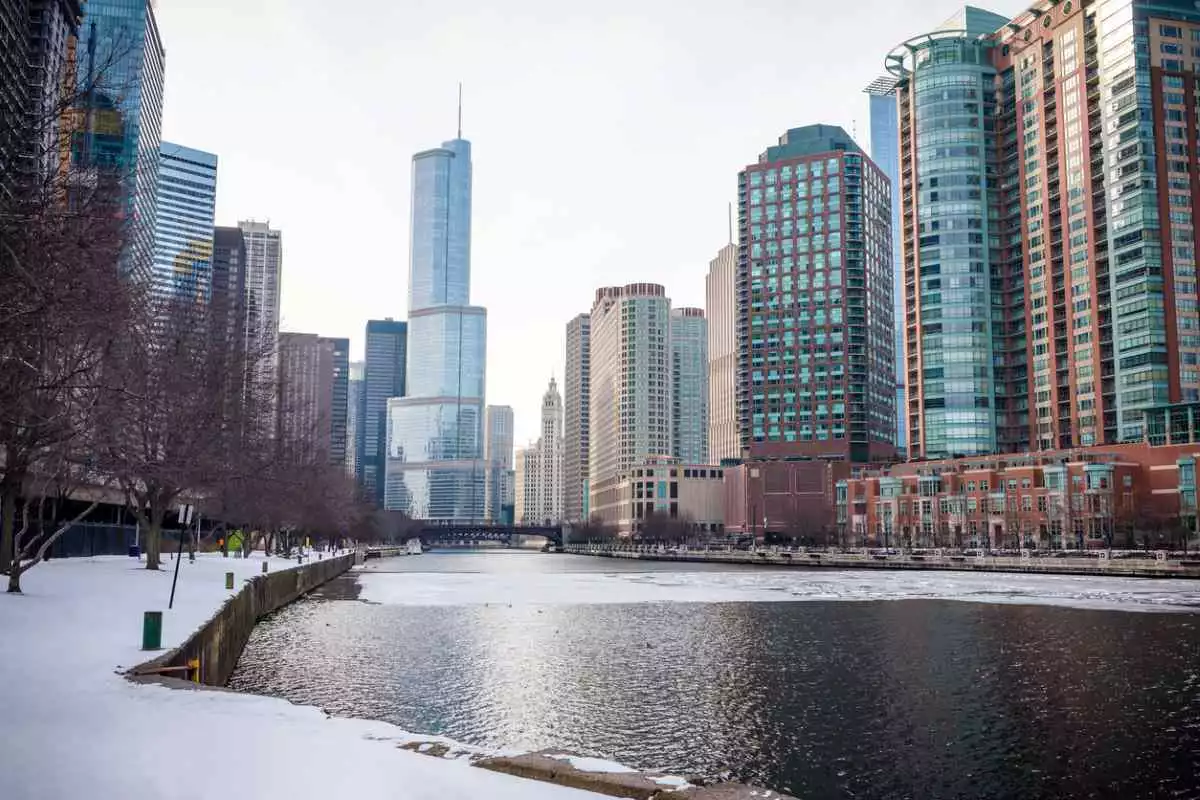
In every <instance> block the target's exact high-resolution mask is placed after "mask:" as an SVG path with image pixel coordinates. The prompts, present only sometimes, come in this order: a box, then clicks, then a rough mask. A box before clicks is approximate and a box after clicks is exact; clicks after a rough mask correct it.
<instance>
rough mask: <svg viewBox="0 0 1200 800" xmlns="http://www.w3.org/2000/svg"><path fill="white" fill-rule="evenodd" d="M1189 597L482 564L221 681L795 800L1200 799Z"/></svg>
mask: <svg viewBox="0 0 1200 800" xmlns="http://www.w3.org/2000/svg"><path fill="white" fill-rule="evenodd" d="M1197 612H1200V585H1197V584H1195V583H1188V582H1185V581H1147V580H1142V581H1139V580H1136V579H1118V578H1072V577H1065V578H1064V577H1051V576H1025V575H1012V576H1005V575H995V574H991V575H976V574H970V573H908V572H905V573H899V572H897V573H878V572H870V573H863V572H859V573H856V572H838V573H824V572H814V571H804V570H773V569H765V568H755V567H734V566H722V565H703V564H697V565H687V564H670V563H638V562H630V561H612V560H607V559H596V558H589V557H585V556H565V555H551V554H541V553H531V552H512V551H485V552H454V553H444V554H443V553H432V554H426V555H422V556H418V557H407V558H403V557H402V558H393V559H386V560H384V561H381V562H375V563H373V564H372V565H371V567H370V568H369V569H368V570H366V571H364V572H360V573H358V574H357V575H356V576H353V577H351V576H347V577H345V578H341V579H338V580H337V581H335V582H333V583H331V584H329V585H328V586H327V587H326V588H324V589H322V590H321V591H320V592H318V593H316V594H313V595H311V596H309V597H308V598H305V599H303V600H301V601H299V602H297V603H295V604H293V605H291V606H289V607H287V608H285V609H283V610H282V611H281V612H279V613H277V614H275V615H274V616H272V617H271V618H269V619H267V620H264V621H263V622H262V623H261V624H260V625H259V626H258V627H257V628H256V629H255V632H254V634H253V636H252V637H251V641H250V643H249V645H248V646H247V648H246V651H245V653H244V654H243V656H242V659H241V662H240V663H239V665H238V668H237V671H236V673H235V674H234V676H233V678H232V680H231V682H230V685H231V686H232V687H233V688H235V689H239V690H244V691H252V692H258V693H262V694H269V695H276V696H280V697H284V698H287V699H289V700H292V701H294V702H297V703H303V704H309V705H316V706H320V707H321V708H324V709H326V710H328V711H329V712H331V713H334V714H339V715H345V716H355V717H364V718H370V719H380V720H385V721H388V722H391V723H394V724H396V725H398V726H400V727H402V728H404V729H406V730H410V731H415V732H420V733H428V734H438V735H443V736H448V737H451V738H453V739H456V740H459V741H462V742H465V743H469V744H473V745H479V746H483V747H488V748H518V749H524V750H533V749H542V748H562V749H564V750H568V751H572V752H576V753H580V754H584V755H594V756H601V757H604V758H609V759H613V760H616V761H620V762H622V763H626V764H629V765H631V766H636V767H639V768H643V769H664V770H669V771H672V772H674V773H675V774H682V775H687V776H700V777H704V778H707V779H714V778H722V777H724V778H732V779H737V780H742V781H747V782H753V783H757V784H760V785H764V786H769V787H771V788H774V789H778V790H781V791H785V792H788V793H790V794H793V795H796V796H797V797H800V798H822V799H823V798H843V797H845V798H859V799H860V800H861V799H863V798H866V799H867V800H875V799H878V800H885V799H887V800H892V799H894V798H914V799H920V800H926V799H928V798H997V799H999V798H1013V799H1014V800H1017V799H1018V798H1019V799H1020V800H1027V799H1028V798H1108V797H1112V798H1160V797H1171V798H1200V780H1198V778H1197V776H1200V614H1198V613H1197Z"/></svg>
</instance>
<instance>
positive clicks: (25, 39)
mask: <svg viewBox="0 0 1200 800" xmlns="http://www.w3.org/2000/svg"><path fill="white" fill-rule="evenodd" d="M82 13H83V11H82V7H81V5H80V0H0V204H2V203H5V202H7V201H8V200H10V199H11V198H13V197H14V192H15V191H16V188H17V181H18V180H19V179H20V178H21V177H22V176H24V177H28V178H29V179H31V180H35V181H40V180H43V179H48V178H50V177H51V176H52V175H54V174H55V171H56V167H57V165H58V163H59V156H60V150H59V133H60V125H61V122H62V114H61V109H62V104H63V103H64V101H66V100H67V99H69V98H67V97H65V96H64V91H63V89H64V81H65V80H66V78H67V77H68V73H67V68H68V62H67V55H68V53H69V52H70V50H71V49H72V48H73V46H74V40H75V37H76V36H77V35H78V33H79V19H80V17H81V16H82Z"/></svg>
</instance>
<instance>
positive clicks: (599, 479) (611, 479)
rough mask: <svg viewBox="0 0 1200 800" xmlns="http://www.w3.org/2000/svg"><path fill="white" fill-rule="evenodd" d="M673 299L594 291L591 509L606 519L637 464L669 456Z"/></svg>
mask: <svg viewBox="0 0 1200 800" xmlns="http://www.w3.org/2000/svg"><path fill="white" fill-rule="evenodd" d="M670 329H671V301H670V300H668V299H667V295H666V291H665V290H664V289H663V287H662V286H659V285H658V284H654V283H634V284H629V285H627V286H611V287H605V288H601V289H598V290H597V291H596V301H595V303H594V305H593V306H592V313H591V347H590V359H591V378H590V403H589V422H590V430H589V436H588V462H589V467H588V494H589V501H588V511H589V514H590V515H595V514H600V515H601V516H602V517H604V518H606V519H609V518H612V516H613V515H614V514H615V513H616V511H615V509H613V508H609V506H615V505H617V504H618V503H619V502H620V493H619V490H618V484H619V483H620V481H621V480H622V476H623V475H626V474H627V473H628V472H629V470H630V469H631V468H632V467H633V465H634V464H636V463H640V462H643V461H645V460H646V459H648V458H655V457H663V456H669V455H670V453H671V357H670V352H671V351H670V333H671V330H670Z"/></svg>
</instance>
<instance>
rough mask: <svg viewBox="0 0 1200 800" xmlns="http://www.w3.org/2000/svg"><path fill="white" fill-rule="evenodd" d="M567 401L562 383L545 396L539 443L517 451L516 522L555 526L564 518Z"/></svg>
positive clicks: (552, 384) (551, 382) (549, 388)
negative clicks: (565, 415) (564, 417)
mask: <svg viewBox="0 0 1200 800" xmlns="http://www.w3.org/2000/svg"><path fill="white" fill-rule="evenodd" d="M562 481H563V402H562V395H561V394H560V393H559V391H558V382H557V381H555V380H554V379H553V378H551V379H550V386H549V387H548V388H547V389H546V393H545V394H544V395H542V427H541V435H540V436H539V437H538V440H537V442H535V443H533V444H531V445H530V446H529V447H526V448H524V449H522V450H519V451H517V458H516V486H515V489H516V492H515V494H516V522H517V524H518V525H554V524H557V523H558V522H560V521H561V520H562V518H563V491H562Z"/></svg>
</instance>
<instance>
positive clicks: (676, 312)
mask: <svg viewBox="0 0 1200 800" xmlns="http://www.w3.org/2000/svg"><path fill="white" fill-rule="evenodd" d="M670 338H671V456H672V457H673V458H675V459H677V460H679V461H680V462H681V463H684V464H707V463H708V320H706V319H705V318H704V309H702V308H673V309H671V334H670Z"/></svg>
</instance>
